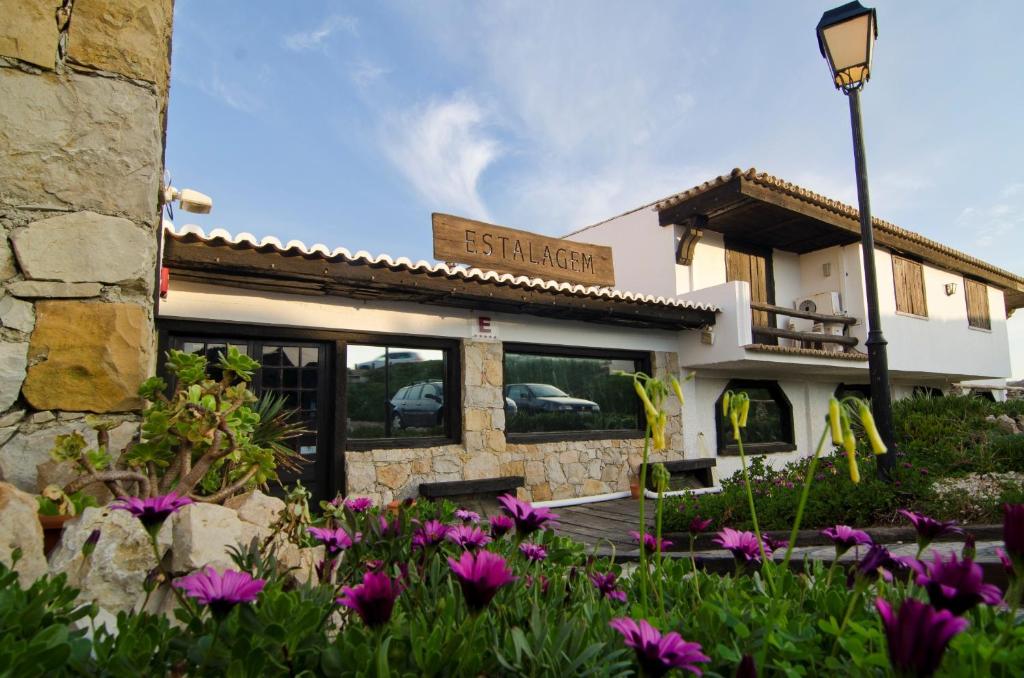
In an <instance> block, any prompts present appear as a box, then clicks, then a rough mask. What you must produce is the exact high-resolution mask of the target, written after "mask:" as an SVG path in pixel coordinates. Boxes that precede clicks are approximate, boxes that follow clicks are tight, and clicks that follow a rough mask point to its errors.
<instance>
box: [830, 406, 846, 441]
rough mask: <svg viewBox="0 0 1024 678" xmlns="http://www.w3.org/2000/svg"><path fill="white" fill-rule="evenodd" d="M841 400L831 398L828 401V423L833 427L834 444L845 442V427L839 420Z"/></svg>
mask: <svg viewBox="0 0 1024 678" xmlns="http://www.w3.org/2000/svg"><path fill="white" fill-rule="evenodd" d="M839 419H840V417H839V401H838V400H836V399H835V398H830V399H829V401H828V423H829V426H830V427H831V428H832V444H833V445H842V444H843V427H842V425H841V424H840V422H839Z"/></svg>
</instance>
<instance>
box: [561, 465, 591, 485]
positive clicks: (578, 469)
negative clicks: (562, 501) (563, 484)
mask: <svg viewBox="0 0 1024 678" xmlns="http://www.w3.org/2000/svg"><path fill="white" fill-rule="evenodd" d="M565 477H566V478H567V479H568V480H569V482H570V483H572V484H573V485H580V484H581V483H583V481H584V480H586V478H587V468H586V467H585V466H584V465H583V464H581V463H579V462H578V461H574V462H572V463H570V464H566V465H565Z"/></svg>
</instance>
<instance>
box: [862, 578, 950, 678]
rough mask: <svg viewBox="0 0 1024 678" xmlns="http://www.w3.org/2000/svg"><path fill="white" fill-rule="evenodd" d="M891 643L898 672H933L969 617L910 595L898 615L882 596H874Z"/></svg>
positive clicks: (920, 674) (917, 673)
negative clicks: (940, 609) (937, 607)
mask: <svg viewBox="0 0 1024 678" xmlns="http://www.w3.org/2000/svg"><path fill="white" fill-rule="evenodd" d="M875 607H876V608H878V614H879V615H881V617H882V625H883V626H884V627H885V637H886V640H887V641H888V643H889V662H890V663H891V664H892V666H893V668H894V669H895V670H896V671H897V672H898V673H902V674H906V675H911V676H924V677H925V678H927V677H928V676H931V675H934V674H935V671H937V670H938V668H939V663H940V662H942V654H943V653H944V652H945V651H946V646H948V645H949V641H950V640H952V639H953V636H955V635H956V634H958V633H960V632H961V631H963V630H964V629H965V628H967V620H966V619H962V618H960V617H957V616H956V615H954V614H953V613H952V612H950V611H949V610H942V611H941V612H939V611H936V610H935V608H933V607H932V606H931V605H927V604H925V603H922V602H921V601H919V600H914V599H913V598H908V599H907V600H904V601H903V604H902V605H901V606H900V611H899V614H893V612H892V607H891V606H890V605H889V603H887V602H886V601H885V600H884V599H883V598H877V599H875Z"/></svg>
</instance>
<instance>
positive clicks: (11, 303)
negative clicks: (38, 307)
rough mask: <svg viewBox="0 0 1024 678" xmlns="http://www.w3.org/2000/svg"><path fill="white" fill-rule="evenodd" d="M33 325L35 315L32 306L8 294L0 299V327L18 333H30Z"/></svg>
mask: <svg viewBox="0 0 1024 678" xmlns="http://www.w3.org/2000/svg"><path fill="white" fill-rule="evenodd" d="M35 324H36V314H35V311H33V310H32V304H30V303H29V302H27V301H21V300H20V299H17V298H15V297H13V296H11V295H9V294H7V295H4V297H3V298H2V299H0V325H2V326H3V327H7V328H10V329H12V330H18V331H19V332H31V331H32V327H33V326H35Z"/></svg>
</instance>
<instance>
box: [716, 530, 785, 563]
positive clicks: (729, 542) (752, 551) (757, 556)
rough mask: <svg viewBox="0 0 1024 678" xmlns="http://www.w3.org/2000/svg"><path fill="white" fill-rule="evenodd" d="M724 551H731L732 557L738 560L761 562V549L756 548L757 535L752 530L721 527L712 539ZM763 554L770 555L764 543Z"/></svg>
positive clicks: (769, 550)
mask: <svg viewBox="0 0 1024 678" xmlns="http://www.w3.org/2000/svg"><path fill="white" fill-rule="evenodd" d="M713 541H714V542H715V543H716V544H718V545H719V546H721V547H722V548H724V549H725V550H726V551H731V552H732V557H733V558H735V559H736V560H737V561H739V562H744V563H759V562H761V549H760V548H758V544H757V535H755V534H754V533H753V532H739V531H738V530H734V529H732V528H731V527H726V528H723V529H722V531H721V532H719V533H718V535H717V536H716V537H715V538H714V540H713ZM764 555H765V556H766V557H768V558H771V557H772V552H771V549H770V548H769V547H768V545H767V544H765V545H764Z"/></svg>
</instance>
